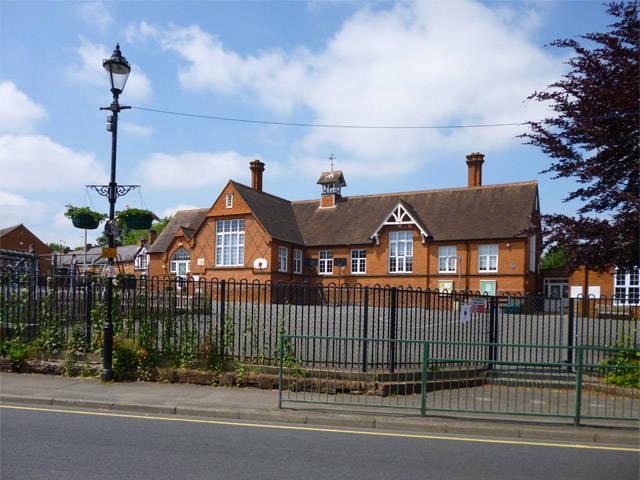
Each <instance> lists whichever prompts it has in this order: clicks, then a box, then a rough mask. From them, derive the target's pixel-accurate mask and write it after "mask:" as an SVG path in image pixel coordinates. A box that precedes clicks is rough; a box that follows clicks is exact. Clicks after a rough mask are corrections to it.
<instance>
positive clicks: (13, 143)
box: [0, 135, 108, 192]
mask: <svg viewBox="0 0 640 480" xmlns="http://www.w3.org/2000/svg"><path fill="white" fill-rule="evenodd" d="M0 171H2V175H1V176H0V188H3V189H5V190H7V191H10V192H22V191H27V190H32V191H37V190H45V191H62V190H64V189H65V188H67V187H76V186H77V185H84V184H86V183H87V182H96V183H100V182H104V181H105V180H107V179H108V176H107V174H106V171H105V169H104V167H103V165H102V164H100V163H98V162H97V161H96V159H95V157H94V155H93V154H90V153H82V152H74V151H73V150H71V149H69V148H67V147H64V146H62V145H60V144H58V143H55V142H54V141H52V140H51V139H49V138H47V137H45V136H41V135H3V136H1V137H0Z"/></svg>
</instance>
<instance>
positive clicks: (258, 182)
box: [249, 160, 264, 192]
mask: <svg viewBox="0 0 640 480" xmlns="http://www.w3.org/2000/svg"><path fill="white" fill-rule="evenodd" d="M249 165H250V166H251V167H250V168H251V188H253V189H254V190H258V191H259V192H261V191H262V172H264V163H262V162H261V161H260V160H254V161H253V162H250V163H249Z"/></svg>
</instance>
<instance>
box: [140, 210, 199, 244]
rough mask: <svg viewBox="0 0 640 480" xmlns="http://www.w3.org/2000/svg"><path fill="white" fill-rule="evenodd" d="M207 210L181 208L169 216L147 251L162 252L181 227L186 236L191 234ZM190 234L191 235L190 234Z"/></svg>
mask: <svg viewBox="0 0 640 480" xmlns="http://www.w3.org/2000/svg"><path fill="white" fill-rule="evenodd" d="M208 211H209V209H208V208H199V209H197V210H181V211H179V212H176V214H175V215H174V216H173V217H172V218H171V221H170V222H169V223H168V224H167V226H166V227H164V229H163V230H162V232H161V233H160V235H158V238H157V239H156V241H155V242H153V245H151V247H150V248H149V250H148V252H149V253H163V252H164V251H165V250H166V249H167V248H169V245H170V244H171V241H172V240H173V239H174V238H175V236H176V233H178V230H179V229H181V228H182V231H183V232H184V234H185V235H187V237H188V238H191V236H193V232H195V230H196V229H197V228H198V226H199V225H200V224H201V223H202V221H203V220H204V218H205V217H206V215H207V212H208ZM190 235H191V236H190Z"/></svg>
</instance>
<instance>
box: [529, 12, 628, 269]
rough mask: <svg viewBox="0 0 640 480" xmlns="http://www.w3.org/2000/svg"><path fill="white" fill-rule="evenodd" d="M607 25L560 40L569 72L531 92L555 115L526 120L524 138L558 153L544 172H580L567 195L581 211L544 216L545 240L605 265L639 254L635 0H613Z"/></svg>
mask: <svg viewBox="0 0 640 480" xmlns="http://www.w3.org/2000/svg"><path fill="white" fill-rule="evenodd" d="M607 13H608V14H610V15H611V16H613V17H614V18H615V21H614V23H613V24H611V25H610V26H609V31H608V32H606V33H591V34H587V35H581V36H579V37H578V39H581V41H583V43H580V42H579V41H578V40H575V39H568V40H556V41H555V42H553V43H551V46H554V47H558V48H568V49H571V50H573V53H574V56H572V58H570V59H569V60H568V62H567V64H568V65H569V72H568V73H567V74H566V75H564V76H563V77H562V78H561V79H560V80H558V81H556V82H554V83H552V84H551V85H549V86H548V87H547V89H546V90H544V91H541V92H534V93H533V94H532V95H530V97H529V99H530V100H534V101H540V102H550V108H551V110H553V111H554V112H555V116H554V117H553V118H547V119H545V120H543V121H540V122H529V125H530V128H531V131H530V132H529V133H526V134H524V135H522V137H524V138H526V139H527V141H526V143H527V144H529V145H534V146H536V147H539V148H541V149H542V151H543V152H544V153H545V154H546V155H548V156H549V157H551V159H553V163H552V165H551V167H549V168H548V169H547V170H545V171H544V172H542V173H551V174H553V175H554V177H553V178H554V179H555V178H575V179H576V180H577V182H578V183H579V187H578V188H577V189H576V190H574V191H572V192H569V195H568V197H567V198H566V199H565V201H571V200H580V201H582V202H583V205H582V207H581V208H580V209H579V210H578V212H577V213H578V215H577V216H575V217H569V216H566V215H558V214H549V215H543V216H542V224H543V234H544V235H545V238H546V243H547V244H550V245H556V246H561V247H563V248H565V249H566V250H568V251H569V252H570V254H571V259H570V263H569V267H570V269H572V270H573V269H576V268H578V267H580V266H587V267H589V268H591V269H593V270H596V271H606V270H608V269H610V268H611V267H613V266H617V267H620V268H623V269H628V268H632V267H634V266H637V265H638V262H639V249H638V245H639V243H640V241H639V235H638V233H639V229H640V227H639V224H638V207H639V204H640V200H639V173H640V170H639V149H638V142H639V140H640V128H639V118H640V117H639V114H638V102H639V90H638V83H639V81H640V69H639V65H638V59H639V57H640V28H639V22H638V2H637V1H633V2H620V3H611V4H609V5H608V7H607Z"/></svg>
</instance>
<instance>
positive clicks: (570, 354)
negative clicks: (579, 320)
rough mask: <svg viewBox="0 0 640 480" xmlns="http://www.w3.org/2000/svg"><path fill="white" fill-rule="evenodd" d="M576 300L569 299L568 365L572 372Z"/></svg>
mask: <svg viewBox="0 0 640 480" xmlns="http://www.w3.org/2000/svg"><path fill="white" fill-rule="evenodd" d="M574 302H575V299H573V298H569V325H567V330H568V332H569V333H568V335H569V338H568V339H567V347H569V348H568V349H567V364H568V365H569V367H568V371H569V372H571V369H572V367H571V364H572V363H573V348H571V347H573V346H574V344H575V342H574V338H573V335H574V332H573V329H574V325H573V321H574V316H573V305H574Z"/></svg>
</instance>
